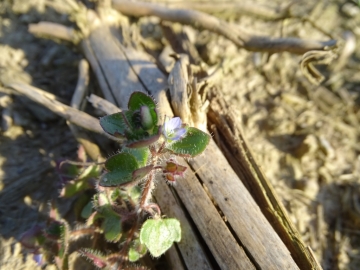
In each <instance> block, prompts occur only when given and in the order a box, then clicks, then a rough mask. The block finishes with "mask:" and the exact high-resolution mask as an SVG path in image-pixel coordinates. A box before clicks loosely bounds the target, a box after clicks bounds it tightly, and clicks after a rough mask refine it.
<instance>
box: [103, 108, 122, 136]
mask: <svg viewBox="0 0 360 270" xmlns="http://www.w3.org/2000/svg"><path fill="white" fill-rule="evenodd" d="M100 125H101V127H102V128H103V130H104V131H105V132H107V133H109V134H110V135H112V136H115V137H123V136H124V134H125V130H126V129H127V125H126V122H125V120H124V118H123V114H122V113H121V112H119V113H114V114H110V115H106V116H104V117H101V118H100Z"/></svg>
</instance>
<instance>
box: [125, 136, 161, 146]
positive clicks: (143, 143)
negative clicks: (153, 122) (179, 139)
mask: <svg viewBox="0 0 360 270" xmlns="http://www.w3.org/2000/svg"><path fill="white" fill-rule="evenodd" d="M160 136H161V133H160V132H158V134H155V135H152V136H149V137H144V138H142V139H137V140H132V141H130V142H128V143H127V144H126V146H127V147H128V148H142V147H146V146H149V145H151V144H153V143H155V142H157V141H158V140H159V138H160Z"/></svg>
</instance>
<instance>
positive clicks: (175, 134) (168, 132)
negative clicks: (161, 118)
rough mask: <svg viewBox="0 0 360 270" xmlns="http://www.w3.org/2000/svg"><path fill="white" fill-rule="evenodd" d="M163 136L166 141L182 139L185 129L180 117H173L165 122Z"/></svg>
mask: <svg viewBox="0 0 360 270" xmlns="http://www.w3.org/2000/svg"><path fill="white" fill-rule="evenodd" d="M163 134H164V136H165V138H166V140H167V141H177V140H180V139H181V138H182V137H184V135H185V134H186V128H184V127H183V124H182V121H181V119H180V117H174V118H171V119H170V120H169V121H167V122H165V123H164V129H163Z"/></svg>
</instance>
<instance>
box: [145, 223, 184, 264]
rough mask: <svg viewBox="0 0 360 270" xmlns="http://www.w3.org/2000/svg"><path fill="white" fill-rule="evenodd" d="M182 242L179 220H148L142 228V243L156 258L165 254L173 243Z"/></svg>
mask: <svg viewBox="0 0 360 270" xmlns="http://www.w3.org/2000/svg"><path fill="white" fill-rule="evenodd" d="M180 240H181V228H180V222H179V221H178V220H177V219H173V218H168V219H148V220H147V221H145V223H144V224H143V225H142V227H141V231H140V242H141V243H142V244H145V245H146V247H147V248H148V250H149V251H150V253H151V255H152V256H154V257H159V256H160V255H162V254H164V253H165V251H166V250H168V249H169V248H170V247H171V246H172V244H173V242H179V241H180Z"/></svg>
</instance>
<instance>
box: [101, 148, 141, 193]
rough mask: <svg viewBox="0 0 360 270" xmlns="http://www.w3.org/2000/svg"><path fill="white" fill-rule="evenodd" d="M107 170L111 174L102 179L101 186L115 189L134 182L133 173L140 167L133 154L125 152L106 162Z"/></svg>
mask: <svg viewBox="0 0 360 270" xmlns="http://www.w3.org/2000/svg"><path fill="white" fill-rule="evenodd" d="M105 168H106V169H107V170H108V171H109V172H108V173H106V174H104V175H103V176H102V177H101V179H100V182H99V185H100V186H103V187H113V186H118V185H122V184H126V183H128V182H130V181H132V173H133V171H135V170H136V169H138V168H139V165H138V163H137V161H136V158H135V157H134V156H133V155H132V154H130V153H125V152H124V153H119V154H116V155H114V156H112V157H110V158H109V159H108V160H107V161H106V162H105Z"/></svg>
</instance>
